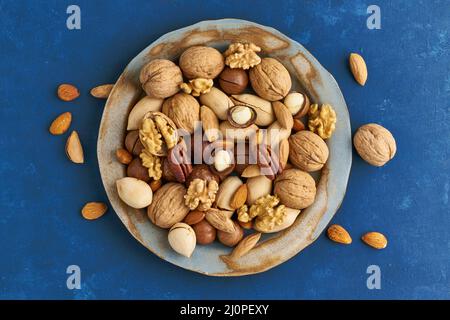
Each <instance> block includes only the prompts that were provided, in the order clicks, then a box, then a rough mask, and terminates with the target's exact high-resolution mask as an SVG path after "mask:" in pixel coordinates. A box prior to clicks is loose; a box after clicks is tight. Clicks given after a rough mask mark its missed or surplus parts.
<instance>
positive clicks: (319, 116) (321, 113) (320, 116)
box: [308, 104, 336, 139]
mask: <svg viewBox="0 0 450 320" xmlns="http://www.w3.org/2000/svg"><path fill="white" fill-rule="evenodd" d="M308 115H309V120H308V127H309V130H311V131H312V132H314V133H317V134H318V135H319V136H320V137H321V138H322V139H328V138H330V137H331V135H332V134H333V132H334V129H336V112H335V111H334V109H333V107H332V106H331V105H329V104H323V105H322V106H321V107H320V108H319V105H318V104H313V105H311V107H310V108H309V112H308Z"/></svg>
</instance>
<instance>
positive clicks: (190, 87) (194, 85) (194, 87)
mask: <svg viewBox="0 0 450 320" xmlns="http://www.w3.org/2000/svg"><path fill="white" fill-rule="evenodd" d="M213 85H214V81H213V80H212V79H205V78H197V79H194V80H189V82H188V83H182V84H181V85H180V89H181V91H183V92H184V93H187V94H191V95H193V96H194V97H200V95H202V94H204V93H208V92H209V91H211V88H212V86H213Z"/></svg>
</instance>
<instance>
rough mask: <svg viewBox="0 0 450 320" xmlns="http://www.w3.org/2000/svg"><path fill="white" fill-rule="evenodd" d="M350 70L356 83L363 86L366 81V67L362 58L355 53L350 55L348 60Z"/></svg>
mask: <svg viewBox="0 0 450 320" xmlns="http://www.w3.org/2000/svg"><path fill="white" fill-rule="evenodd" d="M349 63H350V70H351V71H352V73H353V77H354V78H355V80H356V82H358V83H359V84H360V85H362V86H364V84H365V83H366V81H367V66H366V62H365V61H364V59H363V57H361V56H360V55H359V54H357V53H351V54H350V58H349Z"/></svg>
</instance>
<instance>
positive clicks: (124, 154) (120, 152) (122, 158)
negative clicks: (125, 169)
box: [116, 148, 133, 164]
mask: <svg viewBox="0 0 450 320" xmlns="http://www.w3.org/2000/svg"><path fill="white" fill-rule="evenodd" d="M116 158H117V160H118V161H119V162H120V163H122V164H129V163H130V162H131V161H132V160H133V156H132V155H131V153H129V152H128V151H127V150H125V149H123V148H120V149H117V150H116Z"/></svg>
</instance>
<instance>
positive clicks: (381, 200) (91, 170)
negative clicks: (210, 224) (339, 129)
mask: <svg viewBox="0 0 450 320" xmlns="http://www.w3.org/2000/svg"><path fill="white" fill-rule="evenodd" d="M73 3H76V4H78V5H79V6H80V7H81V12H82V30H80V31H69V30H67V29H66V18H67V15H66V13H65V12H66V8H67V6H68V5H69V4H73ZM370 4H372V1H361V0H359V1H243V0H239V1H230V0H227V1H224V0H217V1H194V0H190V1H106V0H104V1H87V0H77V1H23V0H22V1H12V0H11V1H4V0H0V121H1V122H0V298H3V299H12V298H21V299H30V298H57V299H72V298H74V299H105V298H114V299H116V298H119V299H122V298H123V299H131V298H140V299H141V298H149V299H154V298H158V299H179V298H194V299H197V298H198V299H203V298H223V299H240V298H246V299H259V298H275V299H329V298H332V299H336V298H343V299H348V298H358V299H359V298H363V299H381V298H383V299H386V298H387V299H399V298H406V299H422V298H431V299H434V298H439V299H449V298H450V233H449V229H450V216H449V215H450V210H449V194H450V162H449V158H450V44H449V38H450V1H425V0H424V1H409V0H403V1H381V0H378V1H376V4H377V5H379V6H380V8H381V16H382V29H381V30H368V29H367V28H366V18H367V16H368V15H367V14H366V8H367V6H368V5H370ZM223 17H235V18H242V19H247V20H252V21H255V22H258V23H261V24H264V25H269V26H272V27H275V28H277V29H279V30H280V31H281V32H283V33H285V34H286V35H288V36H289V37H291V38H293V39H296V40H298V41H299V42H301V43H302V44H303V45H304V46H305V47H306V48H307V49H308V50H310V51H311V53H312V54H313V55H315V56H316V57H317V59H318V60H319V61H320V62H321V63H322V64H323V65H324V66H325V67H326V68H327V69H328V70H329V71H330V72H331V73H332V74H333V75H334V76H335V78H336V80H337V81H338V83H339V85H340V87H341V89H342V92H343V94H344V96H345V99H346V101H347V104H348V107H349V110H350V114H351V121H352V127H353V128H354V129H355V128H357V127H359V126H360V125H362V124H365V123H368V122H378V123H381V124H382V125H384V126H386V127H387V128H389V129H390V130H391V131H392V133H393V134H394V136H395V137H396V139H397V144H398V154H397V156H396V157H395V159H394V160H393V161H392V162H390V163H389V164H388V165H387V166H385V167H383V168H374V167H371V166H369V165H367V164H366V163H364V162H363V161H362V160H361V159H360V158H359V157H358V156H357V155H356V154H354V162H353V168H352V172H351V177H350V181H349V187H348V190H347V195H346V197H345V200H344V202H343V205H342V207H341V209H340V210H339V212H338V214H337V215H336V217H335V219H334V222H336V223H339V224H342V225H344V226H345V227H346V228H347V229H348V230H349V232H350V233H351V234H352V235H353V238H354V243H353V244H352V245H351V246H347V247H344V246H340V245H336V244H334V243H332V242H331V241H329V240H328V239H327V238H326V237H325V236H321V237H320V238H319V239H318V240H317V241H316V242H315V243H314V244H313V245H312V246H310V247H309V248H307V249H306V250H305V251H303V252H302V253H301V254H299V255H297V256H296V257H295V258H293V259H291V260H290V261H288V262H286V263H284V264H283V265H281V266H279V267H277V268H275V269H272V270H270V271H268V272H265V273H263V274H259V275H254V276H248V277H244V278H235V279H227V278H223V279H220V278H209V277H205V276H202V275H198V274H195V273H191V272H188V271H184V270H182V269H179V268H177V267H175V266H172V265H170V264H169V263H166V262H165V261H162V260H160V259H159V258H157V257H156V256H154V255H152V254H150V253H149V252H148V251H147V250H146V249H145V248H144V247H143V246H141V245H140V244H138V243H137V242H136V241H135V240H134V239H133V238H132V237H131V236H130V235H129V234H128V232H127V231H126V229H125V227H124V226H123V225H122V224H121V222H120V221H119V219H118V218H117V217H116V215H115V214H114V212H112V210H110V211H109V212H108V214H106V215H105V216H104V217H102V218H101V219H99V220H96V221H93V222H89V221H85V220H84V219H83V218H82V217H81V216H80V213H79V212H80V209H81V207H82V206H83V204H84V203H85V202H87V201H107V198H106V195H105V192H104V191H103V187H102V183H101V180H100V175H99V171H98V165H97V159H96V139H97V131H98V127H99V122H100V118H101V115H102V109H103V104H104V101H99V100H95V99H93V98H92V97H90V96H89V89H90V88H91V87H93V86H96V85H98V84H102V83H111V82H114V81H115V79H116V78H117V77H118V76H119V74H120V73H121V71H122V70H123V68H124V67H125V66H126V64H127V62H128V61H129V60H131V59H132V58H133V57H134V56H135V55H136V54H137V53H138V52H140V51H141V50H142V49H143V48H145V47H146V46H147V45H148V44H149V43H151V42H152V41H153V40H155V39H157V38H158V37H159V36H160V35H162V34H164V33H166V32H168V31H171V30H174V29H177V28H180V27H183V26H187V25H190V24H192V23H195V22H198V21H201V20H206V19H216V18H223ZM352 51H356V52H361V53H362V55H363V56H364V57H365V59H366V61H367V64H368V67H369V79H368V82H367V84H366V86H365V87H363V88H362V87H359V86H358V85H357V84H356V83H355V81H354V80H353V78H352V76H351V74H350V73H349V71H348V67H347V57H348V54H349V53H350V52H352ZM61 82H70V83H74V84H76V85H77V86H78V87H79V88H80V90H81V92H82V96H81V97H80V98H79V99H77V100H76V101H74V102H72V103H65V102H62V101H59V100H58V99H57V97H56V95H55V89H56V87H57V85H58V84H59V83H61ZM64 111H70V112H72V113H73V116H74V121H73V124H72V129H76V130H77V131H78V132H79V134H80V137H81V140H82V142H83V144H84V147H85V154H86V164H85V165H81V166H80V165H73V164H72V163H70V162H69V161H68V160H67V158H66V156H65V154H64V144H65V140H66V136H67V135H65V136H63V137H54V136H51V135H50V134H49V133H48V126H49V124H50V122H51V121H52V120H53V118H54V117H55V116H57V115H58V114H60V113H62V112H64ZM369 230H378V231H381V232H383V233H385V234H386V235H387V237H388V238H389V246H388V248H387V249H386V250H383V251H375V250H373V249H370V248H369V247H367V246H365V245H364V244H362V243H361V242H360V241H359V237H360V235H361V234H363V233H364V232H366V231H369ZM70 264H77V265H79V266H80V267H81V270H82V289H81V290H74V291H70V290H68V289H67V288H66V277H67V275H66V273H65V271H66V268H67V266H68V265H70ZM371 264H376V265H379V266H380V268H381V271H382V289H381V290H368V289H367V288H366V278H367V274H366V268H367V267H368V266H369V265H371Z"/></svg>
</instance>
